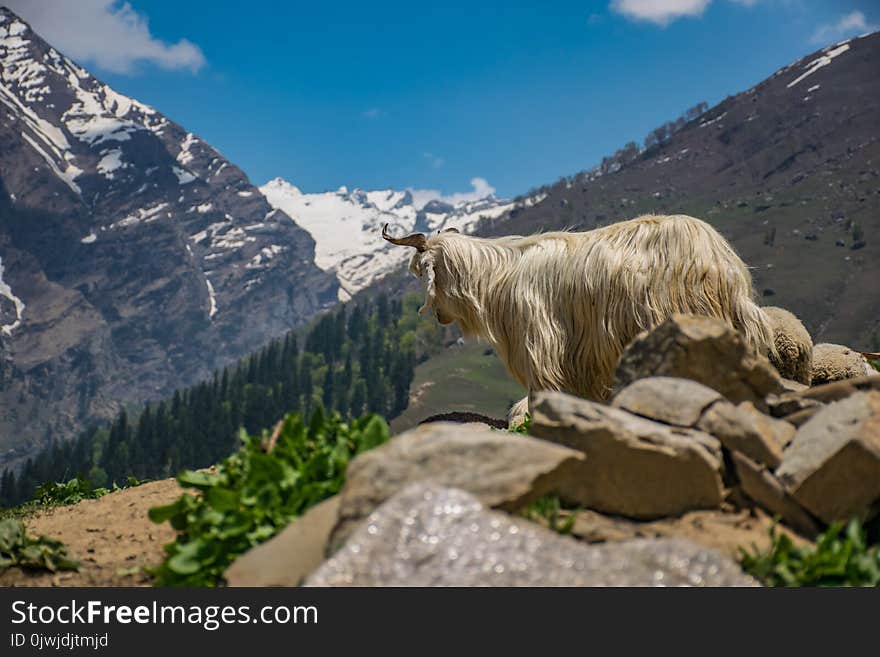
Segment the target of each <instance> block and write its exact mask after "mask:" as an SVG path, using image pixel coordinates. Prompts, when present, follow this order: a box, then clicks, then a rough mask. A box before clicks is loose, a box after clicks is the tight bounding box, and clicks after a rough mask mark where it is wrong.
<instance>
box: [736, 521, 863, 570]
mask: <svg viewBox="0 0 880 657" xmlns="http://www.w3.org/2000/svg"><path fill="white" fill-rule="evenodd" d="M770 538H771V545H770V547H769V548H768V549H767V550H765V551H760V550H758V549H757V547H755V546H754V545H753V546H752V549H751V550H750V551H747V550H745V549H744V548H740V554H741V562H742V566H743V570H745V571H746V572H747V573H749V574H750V575H752V576H753V577H755V578H756V579H758V580H759V581H760V582H761V583H762V584H764V585H765V586H878V585H880V544H874V545H871V544H869V542H868V539H867V533H866V532H865V530H864V529H863V528H862V525H861V523H860V522H858V521H857V520H853V521H851V522H850V523H849V524H848V525H847V526H846V529H845V530H844V526H843V524H841V523H836V524H833V525H831V526H830V527H829V528H828V529H827V530H826V531H825V532H824V533H823V534H821V535H820V536H819V538H818V539H817V540H816V545H815V547H814V546H812V545H809V546H804V547H797V546H795V544H794V543H793V542H792V540H791V539H790V538H789V537H788V536H787V535H785V534H782V533H779V532H777V530H776V527H775V526H774V527H773V528H771V530H770Z"/></svg>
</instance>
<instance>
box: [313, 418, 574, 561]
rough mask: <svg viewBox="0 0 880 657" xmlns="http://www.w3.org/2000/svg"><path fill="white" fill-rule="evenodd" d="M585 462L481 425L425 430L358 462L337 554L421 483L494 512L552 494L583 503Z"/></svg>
mask: <svg viewBox="0 0 880 657" xmlns="http://www.w3.org/2000/svg"><path fill="white" fill-rule="evenodd" d="M583 466H584V456H583V454H581V453H580V452H577V451H575V450H572V449H567V448H565V447H562V446H561V445H555V444H553V443H549V442H546V441H543V440H538V439H536V438H531V437H529V436H523V435H518V434H511V433H508V432H504V431H493V430H492V429H489V428H488V427H486V426H485V425H481V424H450V423H442V422H440V423H435V424H424V425H421V426H419V427H416V428H415V429H412V430H410V431H407V432H405V433H403V434H401V435H399V436H396V437H395V438H393V439H391V440H390V441H389V442H387V443H385V444H384V445H382V446H380V447H377V448H376V449H372V450H370V451H369V452H365V453H364V454H361V455H360V456H358V457H357V458H356V459H354V461H352V462H351V464H350V465H349V466H348V472H347V475H346V482H345V486H344V487H343V489H342V492H341V493H340V498H341V500H340V507H339V521H338V524H337V526H336V528H335V529H334V530H333V533H332V538H331V542H330V551H331V552H332V551H333V550H334V549H335V548H336V547H338V546H339V545H341V543H342V542H344V540H345V538H346V537H347V536H348V535H349V533H350V532H351V531H352V530H353V528H354V526H355V525H356V524H357V523H358V522H360V521H361V520H363V518H365V517H366V516H368V515H369V514H370V513H372V512H373V510H374V509H375V508H376V507H377V506H379V505H380V504H381V503H382V502H384V501H385V500H386V499H388V498H389V497H391V496H392V495H393V494H394V493H396V492H397V491H398V490H400V489H401V488H403V487H404V486H406V485H407V484H409V483H412V482H414V481H430V482H435V483H438V484H441V485H444V486H452V487H456V488H462V489H465V490H467V491H469V492H471V493H473V494H474V495H476V496H477V497H478V498H479V499H480V500H481V501H482V502H483V503H485V504H486V505H487V506H490V507H499V508H502V509H505V510H511V511H512V510H516V509H519V508H521V507H523V506H525V505H527V504H530V503H531V502H533V501H535V500H536V499H538V498H540V497H542V496H543V495H547V494H549V493H556V494H559V495H560V496H561V497H562V498H563V499H565V500H568V501H571V502H574V503H581V500H580V499H579V498H578V493H579V491H580V488H581V485H580V482H581V480H582V479H583V477H584V474H583V470H582V468H583Z"/></svg>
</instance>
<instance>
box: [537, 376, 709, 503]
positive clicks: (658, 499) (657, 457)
mask: <svg viewBox="0 0 880 657" xmlns="http://www.w3.org/2000/svg"><path fill="white" fill-rule="evenodd" d="M530 431H531V432H532V434H534V435H536V436H539V437H541V438H544V439H546V440H548V441H553V442H556V443H560V444H562V445H565V446H566V447H570V448H572V449H576V450H578V451H580V452H582V453H583V454H585V455H586V461H585V462H584V463H583V464H582V465H581V467H580V470H579V471H580V473H581V480H580V481H579V484H580V488H579V490H578V495H577V497H578V499H579V501H580V502H581V504H583V506H586V507H589V508H591V509H595V510H597V511H602V512H605V513H613V514H618V515H623V516H628V517H631V518H657V517H663V516H670V515H679V514H681V513H684V512H685V511H689V510H691V509H709V508H716V507H718V506H719V505H720V504H721V502H722V497H723V487H722V480H721V470H722V467H723V466H722V457H721V445H720V443H719V442H718V441H717V440H716V439H715V438H713V437H712V436H709V435H708V434H705V433H703V432H702V431H696V430H694V429H685V428H681V427H672V426H669V425H666V424H660V423H659V422H653V421H651V420H647V419H645V418H642V417H638V416H636V415H631V414H630V413H627V412H626V411H623V410H621V409H618V408H613V407H610V406H604V405H602V404H598V403H595V402H590V401H587V400H584V399H579V398H577V397H573V396H571V395H567V394H565V393H561V392H539V393H536V394H535V395H534V397H533V399H532V424H531V427H530Z"/></svg>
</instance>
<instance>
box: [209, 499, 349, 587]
mask: <svg viewBox="0 0 880 657" xmlns="http://www.w3.org/2000/svg"><path fill="white" fill-rule="evenodd" d="M338 511H339V496H338V495H334V496H333V497H331V498H329V499H326V500H324V501H323V502H321V503H319V504H316V505H315V506H313V507H312V508H311V509H309V510H308V511H306V512H305V513H304V514H303V515H302V516H301V517H299V518H297V519H296V520H294V521H293V522H291V523H290V524H289V525H288V526H287V527H286V528H285V529H283V530H282V531H281V532H280V533H279V534H278V535H276V536H275V537H273V538H272V539H270V540H268V541H266V542H265V543H262V544H260V545H258V546H257V547H255V548H253V549H252V550H248V551H247V552H245V553H244V554H243V555H241V556H240V557H239V558H238V559H236V560H235V561H234V562H232V565H231V566H229V568H228V569H227V570H226V573H225V574H224V577H225V579H226V583H227V584H228V585H229V586H299V585H300V584H302V582H303V580H304V579H305V578H306V576H307V575H309V574H310V573H311V572H312V571H314V570H315V569H316V568H317V567H318V566H320V565H321V563H322V562H323V561H324V554H325V552H326V547H327V541H328V540H329V538H330V531H331V530H332V529H333V527H334V526H335V525H336V514H337V513H338Z"/></svg>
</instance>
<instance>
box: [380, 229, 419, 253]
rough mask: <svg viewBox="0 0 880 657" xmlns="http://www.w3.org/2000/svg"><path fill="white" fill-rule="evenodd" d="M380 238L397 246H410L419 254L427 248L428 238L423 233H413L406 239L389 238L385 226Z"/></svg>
mask: <svg viewBox="0 0 880 657" xmlns="http://www.w3.org/2000/svg"><path fill="white" fill-rule="evenodd" d="M382 238H383V239H384V240H386V241H388V242H391V243H392V244H397V245H398V246H411V247H413V248H414V249H415V250H416V251H418V252H419V253H421V252H422V251H425V250H427V248H428V238H427V237H425V235H424V233H413V234H412V235H407V236H406V237H391V235H389V234H388V224H385V226H383V228H382Z"/></svg>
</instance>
